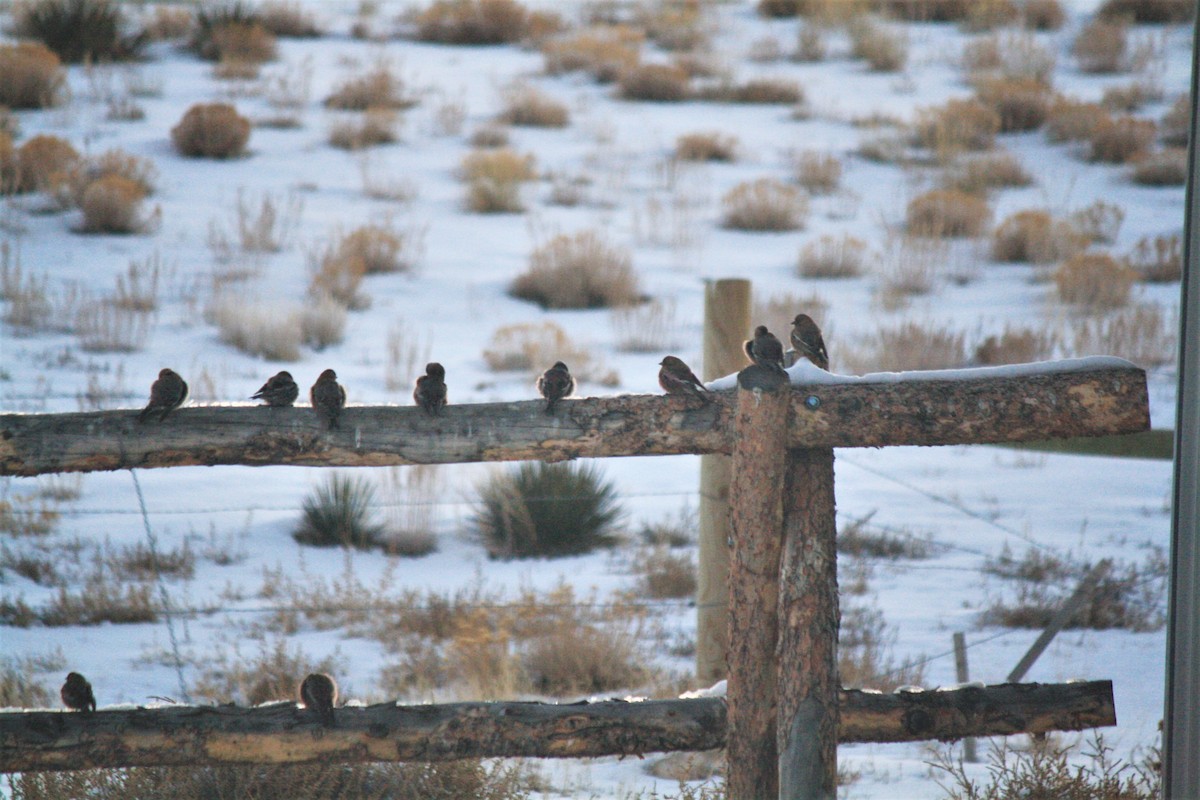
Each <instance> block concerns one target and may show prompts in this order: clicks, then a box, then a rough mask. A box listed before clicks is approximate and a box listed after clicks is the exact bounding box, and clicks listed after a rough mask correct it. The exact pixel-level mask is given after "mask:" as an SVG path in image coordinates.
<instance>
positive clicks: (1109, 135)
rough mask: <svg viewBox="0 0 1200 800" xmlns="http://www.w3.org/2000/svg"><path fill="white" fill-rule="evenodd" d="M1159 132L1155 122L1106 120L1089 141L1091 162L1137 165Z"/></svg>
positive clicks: (1089, 158)
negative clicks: (1137, 160)
mask: <svg viewBox="0 0 1200 800" xmlns="http://www.w3.org/2000/svg"><path fill="white" fill-rule="evenodd" d="M1157 132H1158V126H1157V125H1155V124H1154V121H1153V120H1149V119H1139V118H1137V117H1133V116H1121V117H1110V118H1108V119H1105V120H1104V121H1102V122H1101V123H1100V124H1099V125H1097V126H1096V128H1095V130H1093V131H1092V135H1091V137H1090V138H1089V139H1088V160H1090V161H1099V162H1101V163H1104V164H1125V163H1128V162H1130V161H1133V160H1134V159H1136V158H1137V157H1138V156H1141V155H1142V154H1144V153H1145V152H1146V151H1147V150H1149V149H1150V146H1151V145H1152V144H1153V143H1154V138H1155V136H1156V135H1157Z"/></svg>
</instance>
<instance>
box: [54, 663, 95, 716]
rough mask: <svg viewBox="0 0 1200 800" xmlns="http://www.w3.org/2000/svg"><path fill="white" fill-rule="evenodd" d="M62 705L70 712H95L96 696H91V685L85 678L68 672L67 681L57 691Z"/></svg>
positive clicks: (76, 673)
mask: <svg viewBox="0 0 1200 800" xmlns="http://www.w3.org/2000/svg"><path fill="white" fill-rule="evenodd" d="M58 696H59V697H61V698H62V701H63V705H64V706H66V707H67V708H69V709H71V710H72V711H95V710H96V695H94V694H92V685H91V684H90V683H88V680H87V678H85V677H83V676H82V675H80V674H79V673H78V672H68V673H67V681H66V683H64V684H63V685H62V688H61V689H59V690H58Z"/></svg>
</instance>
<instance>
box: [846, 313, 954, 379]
mask: <svg viewBox="0 0 1200 800" xmlns="http://www.w3.org/2000/svg"><path fill="white" fill-rule="evenodd" d="M848 355H849V356H850V358H849V359H848V360H850V361H851V363H852V365H853V366H854V367H855V368H856V369H855V371H856V372H867V371H874V370H888V371H896V372H900V371H907V370H926V369H953V368H957V367H962V366H964V365H965V364H966V363H967V348H966V336H965V335H964V334H963V333H962V332H961V331H957V330H955V329H953V328H951V327H949V326H947V325H936V324H932V323H929V324H922V323H919V322H916V321H911V320H910V321H907V322H902V323H900V324H898V325H891V326H887V327H881V328H879V329H878V330H877V331H875V332H874V333H872V334H870V335H869V336H867V337H866V338H865V340H864V341H863V342H862V347H861V349H858V350H851V352H850V353H849V354H848Z"/></svg>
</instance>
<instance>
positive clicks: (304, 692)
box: [300, 672, 338, 726]
mask: <svg viewBox="0 0 1200 800" xmlns="http://www.w3.org/2000/svg"><path fill="white" fill-rule="evenodd" d="M337 693H338V692H337V684H336V683H334V680H333V678H331V677H329V676H328V675H326V674H325V673H324V672H314V673H312V674H311V675H309V676H308V677H307V678H305V679H304V680H303V681H301V683H300V702H301V703H303V704H304V707H305V708H307V709H308V710H309V711H315V712H317V714H319V715H320V717H321V724H322V725H325V726H329V725H332V724H333V704H334V703H336V702H337Z"/></svg>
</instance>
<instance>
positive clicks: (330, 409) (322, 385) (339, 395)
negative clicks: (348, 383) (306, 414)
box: [308, 369, 346, 429]
mask: <svg viewBox="0 0 1200 800" xmlns="http://www.w3.org/2000/svg"><path fill="white" fill-rule="evenodd" d="M308 399H309V402H311V403H312V407H313V410H314V411H316V412H317V417H319V418H320V419H323V420H325V421H326V422H327V423H328V424H329V427H330V428H331V429H332V428H336V427H338V417H340V416H341V415H342V409H343V408H344V407H345V406H346V389H345V387H344V386H342V385H341V384H340V383H338V382H337V373H336V372H334V371H333V370H331V369H327V370H325V371H324V372H322V373H321V376H320V377H319V378H317V382H316V383H314V384H313V385H312V389H310V390H309V392H308Z"/></svg>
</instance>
